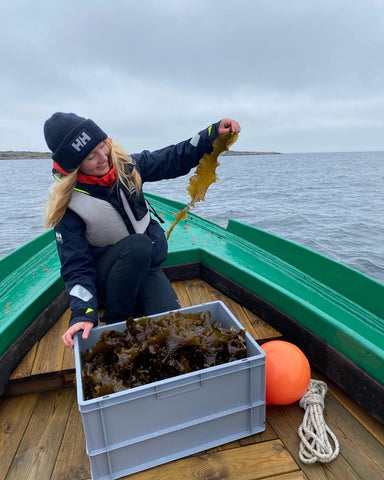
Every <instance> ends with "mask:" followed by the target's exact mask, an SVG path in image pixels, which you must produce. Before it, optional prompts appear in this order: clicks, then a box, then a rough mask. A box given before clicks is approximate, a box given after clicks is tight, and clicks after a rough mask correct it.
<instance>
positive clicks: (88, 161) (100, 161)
mask: <svg viewBox="0 0 384 480" xmlns="http://www.w3.org/2000/svg"><path fill="white" fill-rule="evenodd" d="M108 155H109V148H108V145H106V144H105V143H104V142H100V143H99V144H98V145H97V146H96V147H95V148H94V149H93V150H92V151H91V153H89V154H88V155H87V156H86V157H85V158H84V160H83V161H82V162H81V163H80V171H81V172H83V173H85V174H86V175H95V176H96V177H102V176H103V175H106V174H107V173H108V172H109V170H110V165H109V158H108Z"/></svg>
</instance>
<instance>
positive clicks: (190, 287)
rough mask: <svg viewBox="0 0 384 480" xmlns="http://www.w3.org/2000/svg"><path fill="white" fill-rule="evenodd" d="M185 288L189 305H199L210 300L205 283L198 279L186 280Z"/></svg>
mask: <svg viewBox="0 0 384 480" xmlns="http://www.w3.org/2000/svg"><path fill="white" fill-rule="evenodd" d="M184 285H185V289H186V291H187V294H188V297H189V299H190V302H191V305H199V304H201V303H206V302H209V301H211V300H212V297H211V295H210V293H209V291H208V288H207V284H206V283H205V282H203V281H202V280H200V279H194V280H186V281H185V282H184Z"/></svg>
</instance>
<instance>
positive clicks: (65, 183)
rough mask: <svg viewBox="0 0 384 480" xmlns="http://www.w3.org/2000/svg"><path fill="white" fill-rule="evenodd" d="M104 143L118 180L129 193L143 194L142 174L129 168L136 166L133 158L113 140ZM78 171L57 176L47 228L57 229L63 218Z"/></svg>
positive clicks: (48, 212) (48, 209)
mask: <svg viewBox="0 0 384 480" xmlns="http://www.w3.org/2000/svg"><path fill="white" fill-rule="evenodd" d="M104 142H105V143H106V145H107V146H108V148H109V158H110V161H111V164H112V166H113V167H115V172H116V180H117V181H118V182H119V183H121V184H122V185H123V186H124V187H125V188H127V190H128V191H131V190H133V189H135V190H136V193H137V194H139V193H141V186H142V183H141V176H140V173H139V172H138V170H137V169H136V168H132V167H127V166H128V165H133V164H134V162H133V160H132V157H131V156H130V155H128V154H127V153H126V152H125V151H124V149H123V148H122V147H120V146H119V145H116V144H114V143H112V140H111V139H109V138H107V139H106V140H104ZM78 171H79V168H77V169H76V170H74V171H73V172H71V173H69V174H68V175H62V176H60V175H57V176H55V178H56V179H57V180H59V181H58V182H57V184H56V185H55V186H54V188H53V189H52V191H51V193H50V195H49V199H48V204H47V208H46V218H45V227H46V228H52V227H55V226H56V225H57V224H58V223H59V222H60V220H61V219H62V218H63V216H64V213H65V212H66V210H67V208H68V205H69V202H70V201H71V198H72V193H73V190H74V188H75V187H76V182H77V172H78Z"/></svg>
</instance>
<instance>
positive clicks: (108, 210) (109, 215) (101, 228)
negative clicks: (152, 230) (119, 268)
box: [68, 189, 151, 247]
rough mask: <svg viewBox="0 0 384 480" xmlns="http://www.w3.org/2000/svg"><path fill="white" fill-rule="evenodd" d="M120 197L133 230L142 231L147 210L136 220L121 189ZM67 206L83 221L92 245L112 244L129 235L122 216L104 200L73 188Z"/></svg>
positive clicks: (143, 230)
mask: <svg viewBox="0 0 384 480" xmlns="http://www.w3.org/2000/svg"><path fill="white" fill-rule="evenodd" d="M120 198H121V201H122V204H123V207H124V210H125V213H126V214H127V216H128V218H129V221H130V222H131V224H132V227H133V229H134V231H135V232H136V233H144V232H145V231H146V229H147V227H148V225H149V222H150V219H151V215H150V213H149V211H148V210H147V212H146V214H145V215H144V216H143V217H142V218H141V219H140V220H137V219H136V217H135V215H134V212H133V211H132V209H131V207H130V206H129V203H128V200H127V197H126V196H125V194H124V192H123V191H122V190H121V189H120ZM68 207H69V208H70V209H71V210H73V211H74V212H75V213H77V215H79V217H80V218H81V219H82V220H83V221H84V223H85V225H86V230H85V236H86V239H87V241H88V243H89V244H90V245H92V246H94V247H107V246H109V245H114V244H115V243H117V242H118V241H119V240H121V239H123V238H125V237H127V236H128V235H129V230H128V228H127V226H126V224H125V222H124V220H123V218H122V217H121V215H120V214H119V212H118V211H117V210H116V209H115V208H114V207H113V206H112V205H111V204H110V203H109V202H107V201H106V200H102V199H101V198H96V197H93V196H92V195H89V194H87V193H83V192H80V191H77V190H75V191H74V192H73V194H72V199H71V201H70V202H69V205H68Z"/></svg>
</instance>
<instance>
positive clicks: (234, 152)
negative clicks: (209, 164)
mask: <svg viewBox="0 0 384 480" xmlns="http://www.w3.org/2000/svg"><path fill="white" fill-rule="evenodd" d="M221 155H229V156H230V155H280V152H242V151H236V150H227V151H225V152H223V153H221Z"/></svg>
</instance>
